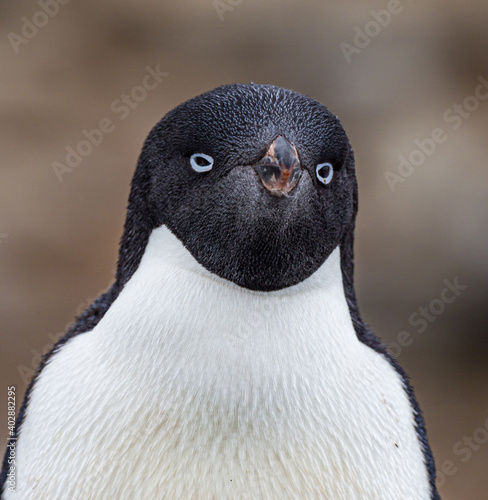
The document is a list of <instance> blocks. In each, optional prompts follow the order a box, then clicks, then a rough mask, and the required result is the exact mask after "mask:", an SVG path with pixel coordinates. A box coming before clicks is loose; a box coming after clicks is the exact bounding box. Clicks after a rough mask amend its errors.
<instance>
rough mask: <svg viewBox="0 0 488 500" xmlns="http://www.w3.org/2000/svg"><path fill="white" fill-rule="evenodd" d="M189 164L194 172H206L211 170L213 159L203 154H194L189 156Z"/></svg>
mask: <svg viewBox="0 0 488 500" xmlns="http://www.w3.org/2000/svg"><path fill="white" fill-rule="evenodd" d="M190 163H191V168H193V170H195V172H208V171H209V170H212V167H213V164H214V159H213V158H212V157H211V156H209V155H206V154H204V153H195V154H194V155H191V156H190Z"/></svg>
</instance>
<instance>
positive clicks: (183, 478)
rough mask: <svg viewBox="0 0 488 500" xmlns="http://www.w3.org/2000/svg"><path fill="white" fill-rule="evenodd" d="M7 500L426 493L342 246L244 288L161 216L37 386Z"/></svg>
mask: <svg viewBox="0 0 488 500" xmlns="http://www.w3.org/2000/svg"><path fill="white" fill-rule="evenodd" d="M17 455H18V457H17V458H18V478H17V479H18V484H17V492H16V493H14V494H11V493H9V492H7V494H6V499H8V500H10V499H13V498H15V499H22V500H29V499H36V500H40V499H48V500H56V499H70V500H72V499H83V500H84V499H115V498H116V499H127V500H129V499H130V500H132V499H160V498H171V499H173V498H174V499H176V498H181V499H185V498H198V499H211V498H215V499H231V498H232V499H234V498H236V499H241V498H242V499H268V498H269V499H288V498H290V499H291V498H297V499H298V498H299V499H308V498H310V499H312V498H313V499H315V498H324V499H333V500H353V499H361V500H365V499H366V500H369V499H371V500H373V499H382V500H383V499H384V500H423V499H428V498H429V486H428V478H427V472H426V469H425V466H424V464H423V456H422V453H421V450H420V446H419V443H418V439H417V436H416V433H415V429H414V422H413V413H412V409H411V407H410V405H409V402H408V399H407V397H406V394H405V392H404V390H403V386H402V381H401V379H400V377H399V376H398V375H397V374H396V372H395V371H394V370H393V369H392V368H391V366H390V365H389V363H388V362H387V361H386V360H385V359H384V358H383V357H382V356H381V355H379V354H377V353H375V352H374V351H372V350H371V349H369V348H368V347H366V346H365V345H363V344H362V343H360V342H359V341H358V340H357V337H356V334H355V332H354V329H353V326H352V323H351V319H350V315H349V311H348V308H347V304H346V301H345V297H344V292H343V287H342V278H341V271H340V259H339V249H336V250H335V251H334V252H333V253H332V255H331V256H330V257H329V259H328V260H327V261H326V262H325V263H324V265H323V266H322V267H321V268H320V269H319V270H318V271H317V272H316V273H315V274H314V275H313V276H311V277H310V278H309V279H307V280H306V281H304V282H303V283H301V284H299V285H297V286H294V287H291V288H288V289H285V290H282V291H278V292H272V293H262V292H251V291H248V290H245V289H242V288H239V287H237V286H235V285H233V284H231V283H228V282H225V281H224V280H222V279H220V278H217V277H215V276H213V275H210V273H208V272H207V271H206V270H204V269H203V268H202V267H201V266H200V265H199V264H198V263H197V262H196V261H195V260H194V259H193V257H192V256H191V255H190V254H189V252H187V251H186V250H185V248H184V247H183V245H182V244H181V243H180V242H179V241H178V240H177V239H176V238H175V237H174V236H173V235H172V234H171V233H170V232H169V230H168V229H166V228H165V227H164V226H163V227H160V228H158V229H156V230H154V231H153V233H152V234H151V237H150V240H149V243H148V246H147V248H146V252H145V254H144V256H143V259H142V261H141V264H140V266H139V268H138V270H137V271H136V272H135V273H134V275H133V276H132V278H131V279H130V281H129V282H128V283H127V284H126V286H125V287H124V289H123V291H122V292H121V294H120V295H119V297H118V298H117V299H116V301H115V302H114V303H113V304H112V306H111V307H110V309H109V310H108V312H107V313H106V315H105V316H104V318H103V319H102V320H101V321H100V323H99V324H98V325H97V326H96V328H95V329H94V330H93V331H91V332H87V333H84V334H82V335H79V336H77V337H75V338H73V339H72V340H71V341H69V342H68V343H67V344H66V345H65V346H64V347H62V349H61V350H60V351H59V352H58V353H57V354H56V355H54V356H53V357H52V358H51V361H50V362H49V364H48V365H47V366H46V367H45V368H44V370H43V371H42V373H41V375H40V377H39V379H38V380H37V383H36V385H35V389H34V391H33V393H32V395H31V400H30V404H29V406H28V411H27V416H26V419H25V421H24V424H23V427H22V431H21V435H20V439H19V441H18V448H17Z"/></svg>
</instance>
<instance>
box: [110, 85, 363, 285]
mask: <svg viewBox="0 0 488 500" xmlns="http://www.w3.org/2000/svg"><path fill="white" fill-rule="evenodd" d="M356 189H357V187H356V179H355V173H354V158H353V153H352V149H351V146H350V144H349V141H348V138H347V136H346V133H345V131H344V129H343V128H342V126H341V124H340V122H339V120H338V119H337V118H336V117H335V116H334V115H333V114H331V113H330V112H329V111H328V110H327V108H325V107H324V106H323V105H322V104H320V103H318V102H317V101H315V100H313V99H311V98H309V97H306V96H304V95H301V94H298V93H296V92H292V91H290V90H285V89H282V88H279V87H275V86H271V85H255V84H250V85H237V84H236V85H225V86H222V87H218V88H216V89H214V90H212V91H210V92H207V93H205V94H202V95H200V96H197V97H195V98H193V99H190V100H189V101H187V102H185V103H183V104H181V105H179V106H178V107H176V108H175V109H173V110H172V111H170V112H169V113H168V114H167V115H166V116H165V117H164V118H163V119H162V120H161V121H160V122H159V123H158V124H157V125H156V126H155V127H154V128H153V130H152V131H151V132H150V134H149V136H148V138H147V140H146V142H145V144H144V147H143V151H142V153H141V156H140V158H139V163H138V168H137V170H136V174H135V176H134V180H133V184H132V191H131V196H130V199H129V210H128V219H127V222H126V228H125V235H124V237H123V240H122V247H121V257H120V262H119V268H120V267H122V268H125V269H122V270H121V272H122V273H124V274H127V273H128V272H129V273H131V271H132V272H133V270H134V268H135V267H137V265H138V260H140V257H141V254H142V253H143V250H144V248H141V246H142V247H144V246H145V243H146V242H147V238H148V237H149V234H150V232H151V230H152V229H154V228H156V227H159V226H161V225H162V224H164V225H166V226H167V227H168V228H169V229H170V231H171V232H172V233H173V234H174V235H175V236H176V237H177V238H178V239H179V240H180V241H181V242H182V243H183V245H184V246H185V247H186V249H187V250H188V251H189V252H190V253H191V254H192V255H193V257H194V258H195V259H196V260H197V261H198V262H199V263H200V264H201V265H202V266H203V267H205V268H206V269H207V270H208V271H210V272H211V273H214V274H216V275H218V276H220V277H221V278H224V279H226V280H228V281H231V282H233V283H235V284H237V285H239V286H241V287H244V288H248V289H251V290H260V291H272V290H279V289H282V288H285V287H289V286H292V285H295V284H297V283H300V282H301V281H303V280H305V279H306V278H308V277H309V276H310V275H312V274H313V273H314V272H315V271H316V270H317V269H318V268H319V267H320V266H321V265H322V264H323V263H324V261H325V260H326V259H327V258H328V256H329V255H330V254H331V253H332V251H333V250H334V249H335V248H336V247H337V246H339V245H340V244H341V242H342V241H343V239H344V236H345V234H346V233H347V232H348V231H352V226H353V223H354V216H355V211H356V208H355V207H356V203H355V200H356Z"/></svg>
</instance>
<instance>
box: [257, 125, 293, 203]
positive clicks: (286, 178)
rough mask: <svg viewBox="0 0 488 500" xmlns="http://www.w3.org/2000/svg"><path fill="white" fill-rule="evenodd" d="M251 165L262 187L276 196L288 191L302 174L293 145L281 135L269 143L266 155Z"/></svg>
mask: <svg viewBox="0 0 488 500" xmlns="http://www.w3.org/2000/svg"><path fill="white" fill-rule="evenodd" d="M253 167H254V170H255V171H256V172H257V174H258V175H259V177H260V179H261V182H262V183H263V185H264V187H265V188H266V189H267V190H268V191H270V192H271V194H274V195H276V196H282V195H283V194H285V195H286V194H287V193H289V192H290V191H291V190H292V189H293V188H294V187H295V186H296V185H297V183H298V180H299V179H300V176H301V175H302V166H301V164H300V158H298V152H297V150H296V148H295V146H293V144H291V143H290V142H288V141H287V140H286V139H285V138H284V137H283V136H281V135H279V136H278V137H277V138H276V139H275V140H274V141H273V142H272V143H271V145H270V146H269V149H268V152H267V153H266V155H265V156H264V157H263V158H262V160H260V161H259V163H258V164H256V165H254V166H253Z"/></svg>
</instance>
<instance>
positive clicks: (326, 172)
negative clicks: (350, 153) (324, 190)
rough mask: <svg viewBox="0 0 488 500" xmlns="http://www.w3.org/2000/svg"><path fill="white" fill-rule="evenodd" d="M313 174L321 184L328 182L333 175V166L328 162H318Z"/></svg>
mask: <svg viewBox="0 0 488 500" xmlns="http://www.w3.org/2000/svg"><path fill="white" fill-rule="evenodd" d="M315 175H316V176H317V179H318V181H319V182H321V183H322V184H324V185H325V184H329V182H330V181H331V180H332V177H333V175H334V167H333V166H332V165H331V164H330V163H319V164H318V165H317V167H316V168H315Z"/></svg>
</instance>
